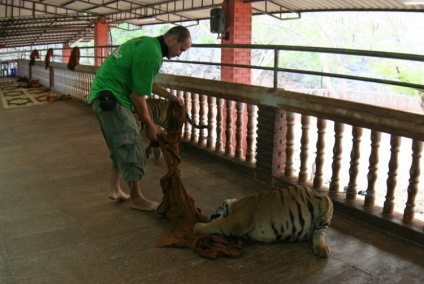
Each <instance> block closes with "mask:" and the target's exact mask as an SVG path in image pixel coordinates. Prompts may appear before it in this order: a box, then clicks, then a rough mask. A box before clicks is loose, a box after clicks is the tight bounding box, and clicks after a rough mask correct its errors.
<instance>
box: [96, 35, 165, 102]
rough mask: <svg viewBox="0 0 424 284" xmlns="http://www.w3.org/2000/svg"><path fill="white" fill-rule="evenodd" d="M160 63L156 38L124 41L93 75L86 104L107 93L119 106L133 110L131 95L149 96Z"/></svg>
mask: <svg viewBox="0 0 424 284" xmlns="http://www.w3.org/2000/svg"><path fill="white" fill-rule="evenodd" d="M162 62H163V57H162V51H161V47H160V43H159V40H158V39H157V38H155V37H147V36H142V37H138V38H134V39H132V40H129V41H127V42H126V43H124V44H122V45H121V46H120V47H118V48H117V49H116V50H115V51H114V52H113V53H111V54H110V55H109V56H108V58H107V59H106V60H105V62H104V63H103V64H102V66H101V67H100V68H99V70H98V71H97V73H96V76H95V77H94V80H93V84H92V85H91V90H90V94H89V96H88V103H89V104H91V103H92V101H93V100H94V99H95V98H96V97H97V96H98V94H99V92H100V91H103V90H108V91H111V92H112V93H113V94H114V95H115V97H116V99H117V100H118V102H119V103H120V104H122V105H123V106H125V107H126V108H128V109H130V110H133V109H134V106H133V105H132V102H131V99H130V95H131V93H132V92H134V93H136V94H140V95H145V96H150V95H151V94H152V84H153V82H154V80H155V78H156V75H157V74H158V72H159V69H160V67H161V66H162Z"/></svg>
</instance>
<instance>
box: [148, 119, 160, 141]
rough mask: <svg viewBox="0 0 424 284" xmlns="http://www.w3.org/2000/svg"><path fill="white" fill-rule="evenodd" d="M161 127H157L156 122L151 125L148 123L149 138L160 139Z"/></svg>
mask: <svg viewBox="0 0 424 284" xmlns="http://www.w3.org/2000/svg"><path fill="white" fill-rule="evenodd" d="M159 133H160V131H159V127H157V125H156V124H154V123H151V124H149V125H146V135H147V138H149V139H150V140H151V141H153V142H156V141H158V136H159Z"/></svg>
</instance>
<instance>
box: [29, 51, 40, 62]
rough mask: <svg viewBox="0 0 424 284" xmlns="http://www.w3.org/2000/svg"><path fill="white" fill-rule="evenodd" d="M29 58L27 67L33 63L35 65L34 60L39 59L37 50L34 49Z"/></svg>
mask: <svg viewBox="0 0 424 284" xmlns="http://www.w3.org/2000/svg"><path fill="white" fill-rule="evenodd" d="M29 58H30V61H29V65H31V66H32V65H34V63H35V59H40V53H39V52H38V50H37V49H34V50H33V51H32V52H31V55H30V56H29Z"/></svg>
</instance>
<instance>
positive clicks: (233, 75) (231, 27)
mask: <svg viewBox="0 0 424 284" xmlns="http://www.w3.org/2000/svg"><path fill="white" fill-rule="evenodd" d="M223 9H224V10H225V11H226V12H227V17H228V27H227V30H226V32H225V33H224V35H225V34H226V33H228V36H229V38H228V40H227V39H222V43H225V44H251V43H252V5H251V4H250V3H244V2H243V0H226V1H224V4H223ZM221 62H222V63H229V64H246V65H250V62H251V52H250V49H234V48H225V49H223V50H222V53H221ZM221 80H222V81H227V82H237V83H244V84H250V83H251V70H250V69H248V68H235V67H222V69H221Z"/></svg>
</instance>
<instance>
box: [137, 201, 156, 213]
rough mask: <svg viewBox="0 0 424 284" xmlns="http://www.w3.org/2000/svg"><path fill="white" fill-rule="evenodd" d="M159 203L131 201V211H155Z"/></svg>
mask: <svg viewBox="0 0 424 284" xmlns="http://www.w3.org/2000/svg"><path fill="white" fill-rule="evenodd" d="M158 207H159V203H157V202H154V201H150V200H148V199H137V200H132V206H131V208H132V209H136V210H142V211H155V210H156V209H158Z"/></svg>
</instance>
